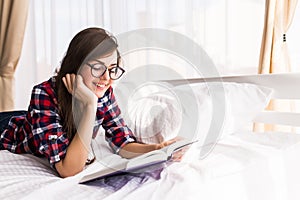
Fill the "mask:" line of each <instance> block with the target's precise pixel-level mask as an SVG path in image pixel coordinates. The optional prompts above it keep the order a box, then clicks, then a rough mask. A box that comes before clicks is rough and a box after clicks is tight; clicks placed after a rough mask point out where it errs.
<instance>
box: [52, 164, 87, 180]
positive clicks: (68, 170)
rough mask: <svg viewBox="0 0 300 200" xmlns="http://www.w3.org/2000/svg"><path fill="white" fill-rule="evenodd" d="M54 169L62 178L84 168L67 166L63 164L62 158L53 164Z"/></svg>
mask: <svg viewBox="0 0 300 200" xmlns="http://www.w3.org/2000/svg"><path fill="white" fill-rule="evenodd" d="M55 169H56V171H57V172H58V174H59V176H60V177H62V178H67V177H70V176H74V175H76V174H78V173H80V172H82V170H83V169H84V166H80V167H74V166H72V167H67V166H64V165H63V162H62V160H61V161H59V162H58V163H56V164H55Z"/></svg>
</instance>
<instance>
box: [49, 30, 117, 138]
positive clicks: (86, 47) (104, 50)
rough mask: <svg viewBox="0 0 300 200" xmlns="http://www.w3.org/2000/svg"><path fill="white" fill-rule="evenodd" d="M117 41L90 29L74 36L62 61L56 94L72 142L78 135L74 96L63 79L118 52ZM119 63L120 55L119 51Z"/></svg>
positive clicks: (106, 33)
mask: <svg viewBox="0 0 300 200" xmlns="http://www.w3.org/2000/svg"><path fill="white" fill-rule="evenodd" d="M117 46H118V45H117V42H116V39H115V38H114V37H113V36H112V35H110V34H109V33H108V32H106V31H105V30H104V29H101V28H88V29H85V30H82V31H81V32H79V33H78V34H76V35H75V36H74V38H73V39H72V41H71V42H70V45H69V47H68V50H67V53H66V55H65V57H64V58H63V60H62V63H61V66H60V69H59V71H58V74H57V76H56V83H55V85H56V92H57V97H58V105H59V114H60V117H61V119H62V125H63V130H64V131H66V132H67V136H68V138H69V139H70V140H72V139H73V137H74V135H75V133H76V125H75V123H74V116H73V110H72V105H74V104H72V100H73V99H72V95H71V94H70V93H69V92H68V90H67V88H66V87H65V85H64V83H63V81H62V78H63V77H64V76H65V75H66V74H72V73H73V74H77V72H78V70H79V69H80V67H81V66H82V65H84V64H85V63H86V62H88V61H89V60H91V59H95V58H99V57H101V56H103V55H106V54H108V53H111V52H113V51H115V50H117ZM117 54H118V61H117V62H119V61H120V54H119V52H118V50H117ZM95 114H96V113H95Z"/></svg>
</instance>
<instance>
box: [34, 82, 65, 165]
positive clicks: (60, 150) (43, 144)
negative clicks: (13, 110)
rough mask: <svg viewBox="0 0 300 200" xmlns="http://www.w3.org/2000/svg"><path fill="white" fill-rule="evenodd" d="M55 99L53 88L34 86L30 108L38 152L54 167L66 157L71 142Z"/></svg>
mask: <svg viewBox="0 0 300 200" xmlns="http://www.w3.org/2000/svg"><path fill="white" fill-rule="evenodd" d="M55 101H56V98H55V95H54V91H53V89H52V88H42V87H34V88H33V91H32V96H31V101H30V106H29V110H28V111H29V115H28V122H29V123H30V124H31V127H32V134H33V142H34V143H35V146H36V147H38V149H37V150H38V152H39V153H40V154H42V155H44V156H45V157H47V158H48V160H49V162H50V164H51V166H52V167H53V165H54V163H56V162H58V161H60V160H61V159H63V158H64V157H65V155H66V150H67V147H68V144H69V140H68V138H67V135H66V133H65V132H63V129H62V125H61V119H60V116H59V115H58V107H57V103H56V102H55Z"/></svg>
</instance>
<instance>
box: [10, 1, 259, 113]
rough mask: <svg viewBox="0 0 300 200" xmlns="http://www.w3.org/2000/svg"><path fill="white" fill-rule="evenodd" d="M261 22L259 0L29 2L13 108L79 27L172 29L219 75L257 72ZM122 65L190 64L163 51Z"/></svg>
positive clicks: (20, 103) (50, 69)
mask: <svg viewBox="0 0 300 200" xmlns="http://www.w3.org/2000/svg"><path fill="white" fill-rule="evenodd" d="M253 13H256V14H255V15H253ZM263 19H264V2H263V1H259V0H243V1H240V0H230V1H227V0H200V1H199V0H189V1H182V0H164V1H161V0H63V1H61V0H51V1H48V0H31V4H30V11H29V16H28V23H27V29H26V33H25V40H24V47H23V51H22V55H21V59H20V62H19V67H18V68H17V72H16V75H15V77H16V109H26V107H27V105H28V102H29V99H30V93H31V88H32V86H33V85H34V84H37V83H39V82H41V81H44V80H47V79H48V78H49V77H50V76H51V75H52V74H53V72H54V69H55V68H56V67H58V66H59V64H60V61H61V60H62V58H63V56H64V53H65V51H66V50H67V45H68V44H69V42H70V40H71V39H72V37H73V36H74V34H76V33H77V32H78V31H80V30H81V29H84V28H87V27H90V26H99V27H103V28H105V29H107V30H108V31H110V32H112V33H113V34H114V35H118V34H121V33H124V32H127V31H131V30H135V29H140V28H160V29H167V30H170V31H175V32H177V33H180V34H182V35H184V36H185V37H188V38H190V39H191V40H192V41H194V42H196V43H197V44H199V45H200V46H201V47H202V48H203V49H204V50H205V51H206V52H207V54H208V55H209V57H210V58H211V59H212V60H213V62H214V64H215V66H216V67H217V69H218V71H219V72H220V74H221V75H225V74H226V75H228V74H246V73H256V72H257V66H258V61H259V49H260V43H261V35H262V31H263V22H264V21H263ZM175 42H176V41H175ZM125 62H126V65H128V66H137V65H140V64H147V63H156V64H161V63H163V64H164V65H178V66H179V67H181V68H182V66H183V68H185V67H188V65H189V63H188V62H186V61H184V60H182V59H181V58H178V57H176V55H175V56H174V55H170V54H169V55H168V52H163V53H162V52H151V51H148V52H143V51H141V52H139V53H138V54H136V55H135V56H128V57H126V58H125ZM181 72H182V73H183V75H184V76H186V77H192V76H195V74H192V73H189V70H183V71H181ZM24 74H26V76H24Z"/></svg>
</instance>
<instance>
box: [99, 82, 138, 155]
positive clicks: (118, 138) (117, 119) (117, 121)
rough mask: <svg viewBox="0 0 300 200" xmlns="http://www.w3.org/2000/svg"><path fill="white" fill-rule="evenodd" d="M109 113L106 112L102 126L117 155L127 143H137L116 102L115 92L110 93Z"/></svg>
mask: <svg viewBox="0 0 300 200" xmlns="http://www.w3.org/2000/svg"><path fill="white" fill-rule="evenodd" d="M108 99H109V100H108V102H107V105H106V106H107V111H106V112H105V115H104V119H103V123H102V126H103V128H104V129H105V138H106V141H108V143H109V145H110V147H111V148H112V149H113V150H114V152H115V153H119V151H120V149H121V148H122V147H123V146H124V145H125V144H127V143H130V142H136V138H135V137H134V135H133V133H132V131H131V130H130V128H129V127H128V126H127V125H126V124H125V122H124V120H123V118H122V116H121V110H120V108H119V106H118V104H117V102H116V99H115V96H114V94H113V90H112V88H111V92H110V93H109V98H108Z"/></svg>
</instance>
